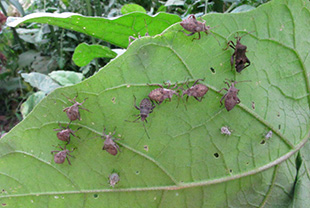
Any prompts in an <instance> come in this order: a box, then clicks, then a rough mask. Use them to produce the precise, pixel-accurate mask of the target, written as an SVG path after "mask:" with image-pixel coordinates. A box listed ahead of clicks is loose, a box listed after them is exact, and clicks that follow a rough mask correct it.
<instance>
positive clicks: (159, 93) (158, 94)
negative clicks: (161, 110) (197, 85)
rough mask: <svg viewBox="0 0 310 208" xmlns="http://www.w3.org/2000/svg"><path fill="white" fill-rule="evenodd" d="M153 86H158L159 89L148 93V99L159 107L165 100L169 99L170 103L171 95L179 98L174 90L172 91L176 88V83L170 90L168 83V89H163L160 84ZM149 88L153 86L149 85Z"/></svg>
mask: <svg viewBox="0 0 310 208" xmlns="http://www.w3.org/2000/svg"><path fill="white" fill-rule="evenodd" d="M164 84H166V83H164ZM154 85H155V86H159V87H160V88H157V89H154V90H152V91H151V92H150V93H149V98H150V99H151V100H153V101H155V102H156V103H157V104H158V105H160V104H161V103H162V102H163V101H164V100H166V99H169V102H171V98H172V96H173V95H177V96H180V95H179V93H177V91H176V90H173V89H175V88H176V87H177V83H175V85H174V87H172V88H171V89H170V83H169V84H168V88H164V87H163V86H162V85H160V84H154ZM150 86H153V85H150Z"/></svg>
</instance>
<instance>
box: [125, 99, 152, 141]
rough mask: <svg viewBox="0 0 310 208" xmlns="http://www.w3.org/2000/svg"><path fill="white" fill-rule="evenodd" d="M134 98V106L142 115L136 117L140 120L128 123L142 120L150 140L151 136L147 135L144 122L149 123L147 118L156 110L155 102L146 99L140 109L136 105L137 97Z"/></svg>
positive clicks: (141, 103) (142, 101)
mask: <svg viewBox="0 0 310 208" xmlns="http://www.w3.org/2000/svg"><path fill="white" fill-rule="evenodd" d="M133 97H134V104H133V106H134V107H135V108H136V109H137V110H139V111H140V113H139V114H138V115H136V116H137V117H138V118H137V119H136V120H134V121H128V120H126V121H128V122H136V121H137V120H139V119H141V121H142V124H143V127H144V130H145V132H146V135H147V137H148V138H149V139H150V136H149V134H148V133H147V130H146V128H145V125H144V121H145V122H146V123H147V120H146V118H147V117H148V116H149V114H150V113H152V112H153V109H154V108H155V104H154V103H153V102H151V101H150V100H149V99H148V98H144V99H143V100H141V102H140V105H139V107H138V106H137V104H136V97H135V96H133Z"/></svg>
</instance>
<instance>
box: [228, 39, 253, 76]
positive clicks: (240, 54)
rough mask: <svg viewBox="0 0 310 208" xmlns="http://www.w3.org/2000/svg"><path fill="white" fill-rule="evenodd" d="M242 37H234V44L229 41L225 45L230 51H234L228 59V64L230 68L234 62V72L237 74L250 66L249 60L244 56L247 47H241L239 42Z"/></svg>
mask: <svg viewBox="0 0 310 208" xmlns="http://www.w3.org/2000/svg"><path fill="white" fill-rule="evenodd" d="M246 35H247V34H246ZM242 37H243V36H242ZM242 37H239V36H237V37H236V40H237V42H236V44H235V43H234V42H233V41H229V42H228V43H227V44H228V45H229V46H230V47H231V48H232V49H234V50H235V51H234V53H233V55H232V56H231V58H230V64H231V66H233V65H234V62H235V68H236V71H237V72H239V73H241V71H242V70H243V69H245V68H247V67H248V66H250V64H251V62H250V60H249V59H248V57H247V56H246V55H245V53H246V49H247V47H246V46H245V45H242V44H241V42H240V40H241V38H242ZM227 47H228V46H227Z"/></svg>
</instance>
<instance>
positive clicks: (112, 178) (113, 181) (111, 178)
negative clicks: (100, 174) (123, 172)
mask: <svg viewBox="0 0 310 208" xmlns="http://www.w3.org/2000/svg"><path fill="white" fill-rule="evenodd" d="M119 180H120V178H119V175H118V174H117V173H112V174H111V175H110V176H109V183H110V186H112V187H113V188H114V186H115V185H116V184H117V183H118V182H119Z"/></svg>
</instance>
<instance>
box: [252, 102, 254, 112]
mask: <svg viewBox="0 0 310 208" xmlns="http://www.w3.org/2000/svg"><path fill="white" fill-rule="evenodd" d="M252 109H253V110H255V103H254V101H252Z"/></svg>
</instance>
